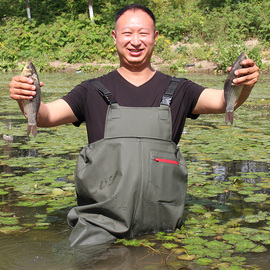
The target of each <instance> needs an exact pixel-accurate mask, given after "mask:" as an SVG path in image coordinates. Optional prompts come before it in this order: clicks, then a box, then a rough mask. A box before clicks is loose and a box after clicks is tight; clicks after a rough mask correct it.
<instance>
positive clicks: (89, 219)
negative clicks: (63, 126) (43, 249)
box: [68, 78, 187, 246]
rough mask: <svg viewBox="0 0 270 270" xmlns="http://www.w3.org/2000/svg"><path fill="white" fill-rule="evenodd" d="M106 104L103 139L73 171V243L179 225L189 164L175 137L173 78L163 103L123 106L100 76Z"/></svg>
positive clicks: (86, 151)
mask: <svg viewBox="0 0 270 270" xmlns="http://www.w3.org/2000/svg"><path fill="white" fill-rule="evenodd" d="M90 82H91V83H92V84H93V85H94V86H95V87H96V88H97V90H98V91H99V93H100V94H101V95H102V96H103V97H104V99H105V100H106V101H107V103H108V110H107V116H106V124H105V133H104V139H102V140H99V141H96V142H94V143H91V144H89V145H87V146H85V147H84V148H83V149H82V151H81V153H80V155H79V157H78V161H77V167H76V170H75V179H76V192H77V201H78V206H77V207H74V208H73V209H71V211H70V212H69V214H68V222H69V224H70V225H71V227H73V230H72V232H71V235H70V238H69V240H70V243H71V246H77V245H96V244H103V243H106V242H110V241H114V240H115V239H116V238H118V237H120V238H123V237H125V238H132V237H134V236H136V235H139V234H147V233H154V232H159V231H172V230H175V229H176V228H177V227H180V222H181V218H182V215H183V210H184V203H185V194H186V188H187V168H186V165H185V161H184V159H183V157H182V155H181V153H180V152H179V150H178V148H177V146H176V145H175V143H174V142H173V141H172V123H171V111H170V103H171V99H172V96H173V92H174V91H175V89H176V87H177V85H178V83H179V79H176V78H173V79H172V81H171V83H170V86H169V87H168V89H167V90H166V92H165V94H164V96H163V99H162V101H161V105H160V107H122V106H119V105H118V103H117V102H116V101H115V100H114V98H113V96H112V94H111V93H110V92H109V91H108V90H107V89H106V88H105V87H104V86H103V85H102V84H101V83H100V82H99V81H98V80H90Z"/></svg>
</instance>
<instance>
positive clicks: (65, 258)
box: [0, 73, 270, 270]
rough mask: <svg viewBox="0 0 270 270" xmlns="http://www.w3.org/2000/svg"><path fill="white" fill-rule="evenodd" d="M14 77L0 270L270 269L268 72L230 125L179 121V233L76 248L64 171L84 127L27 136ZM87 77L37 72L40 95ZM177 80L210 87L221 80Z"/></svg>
mask: <svg viewBox="0 0 270 270" xmlns="http://www.w3.org/2000/svg"><path fill="white" fill-rule="evenodd" d="M13 75H14V74H0V78H1V80H0V104H1V106H0V119H1V121H0V269H4V270H5V269H72V270H73V269H74V270H75V269H192V270H193V269H269V264H268V262H269V260H270V252H269V244H270V214H269V204H270V199H269V194H270V174H269V170H270V156H269V154H270V130H269V120H270V96H269V90H268V89H269V84H270V76H269V75H261V77H260V81H259V82H258V83H257V85H256V87H255V89H254V90H253V92H252V94H251V96H250V98H249V99H248V101H247V102H246V103H245V104H244V105H243V106H242V107H241V108H240V109H238V110H237V111H236V112H235V122H234V125H233V126H229V125H228V126H226V125H225V124H224V115H202V116H200V117H199V118H198V119H197V120H195V121H194V120H188V121H187V123H186V126H185V130H184V133H183V136H182V138H181V141H180V143H179V146H180V149H181V151H182V153H183V155H184V157H185V159H186V162H187V165H188V169H189V184H188V194H187V199H186V207H185V216H184V221H185V224H184V226H183V228H182V229H181V230H180V231H176V232H175V233H168V234H162V233H161V234H157V235H153V236H148V237H139V238H138V239H135V240H133V241H120V242H119V243H116V244H113V245H111V246H101V247H95V248H91V247H89V248H84V249H83V250H74V249H70V248H69V247H68V242H67V239H68V236H69V234H70V228H69V226H68V225H67V223H66V215H67V213H68V211H69V210H70V209H71V208H72V207H73V206H75V205H76V196H75V190H74V176H73V172H74V169H75V164H76V158H77V155H78V153H79V151H80V149H81V148H82V147H83V146H84V145H85V144H86V143H87V136H86V130H85V126H82V127H80V128H74V127H73V126H72V125H65V126H61V127H55V128H52V129H41V128H40V129H38V135H37V137H36V139H34V138H33V137H30V138H27V137H26V125H27V124H26V121H25V119H24V117H23V116H22V115H21V113H20V112H19V109H18V107H17V104H16V102H14V101H13V100H11V99H10V98H9V92H8V84H9V81H10V80H11V78H12V76H13ZM89 76H90V75H89V74H83V73H82V74H77V73H75V74H70V73H58V74H42V73H41V74H40V79H41V81H43V82H44V84H45V85H44V87H43V88H42V99H43V101H44V102H49V101H52V100H54V99H56V98H59V97H61V96H63V95H64V94H65V93H67V92H68V91H70V90H71V89H72V88H73V87H74V86H75V85H76V84H78V83H80V82H81V81H83V80H85V79H89ZM91 76H92V77H93V75H91ZM180 77H183V75H180ZM185 77H187V78H190V79H192V80H193V81H195V82H197V83H199V84H202V85H204V86H207V87H211V88H222V86H223V83H224V80H225V76H212V75H185Z"/></svg>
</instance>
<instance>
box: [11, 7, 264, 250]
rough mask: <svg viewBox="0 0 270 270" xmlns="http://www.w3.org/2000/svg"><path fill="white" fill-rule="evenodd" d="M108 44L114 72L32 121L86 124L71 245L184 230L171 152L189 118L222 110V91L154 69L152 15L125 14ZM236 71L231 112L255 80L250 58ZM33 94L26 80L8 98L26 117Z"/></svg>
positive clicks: (132, 10) (181, 193)
mask: <svg viewBox="0 0 270 270" xmlns="http://www.w3.org/2000/svg"><path fill="white" fill-rule="evenodd" d="M112 36H113V39H114V43H115V45H116V47H117V52H118V55H119V59H120V67H119V68H118V69H117V70H114V71H113V72H111V73H109V74H106V75H104V76H102V77H100V78H98V79H97V80H91V81H85V82H83V83H81V84H80V85H78V86H76V87H75V88H74V89H73V90H72V91H71V92H70V93H69V94H68V95H66V96H65V97H63V98H62V99H59V100H56V101H54V102H51V103H47V104H44V103H41V106H40V109H39V114H38V126H40V127H53V126H57V125H61V124H66V123H73V124H74V125H75V126H79V125H80V124H81V123H82V122H83V121H85V122H86V126H87V132H88V140H89V143H90V145H88V146H86V147H85V148H84V149H83V150H82V152H81V154H80V156H79V158H78V163H77V167H76V172H75V174H76V192H77V199H78V206H77V207H74V208H73V209H72V210H71V211H70V213H69V214H68V221H69V224H70V225H71V226H72V227H73V231H72V233H71V236H70V242H71V245H72V246H76V245H89V244H90V245H94V244H100V243H104V242H108V241H113V240H115V238H116V237H133V236H135V235H137V234H144V233H151V232H155V231H160V230H174V229H175V228H177V227H180V224H181V218H182V213H183V208H184V200H185V193H186V185H187V170H186V167H185V163H184V160H183V158H182V156H181V154H180V152H179V151H178V149H177V147H176V144H177V143H178V141H179V139H180V137H181V133H182V131H183V127H184V124H185V120H186V117H190V118H194V119H195V118H197V117H198V115H199V114H206V113H224V112H225V99H224V91H223V90H215V89H208V88H207V89H205V88H203V87H202V86H199V85H197V84H195V83H193V82H191V81H189V80H186V79H182V80H175V79H173V80H172V78H171V77H170V76H168V75H166V74H162V73H161V72H158V71H155V70H154V69H153V68H152V66H151V62H150V60H151V56H152V53H153V50H154V46H155V42H156V38H157V36H158V32H157V30H156V29H155V17H154V15H153V13H152V12H151V11H150V10H149V9H147V8H145V7H143V6H140V5H130V6H127V7H125V8H123V9H121V10H120V11H119V12H118V13H117V14H116V18H115V28H114V30H113V31H112ZM242 64H243V65H245V66H247V67H246V68H242V69H239V70H237V71H236V75H238V76H239V77H238V78H236V79H235V80H234V83H235V84H239V85H240V84H241V85H243V90H242V93H241V95H240V97H239V98H238V100H237V102H236V106H235V108H237V107H239V106H240V105H241V104H242V103H243V102H244V101H245V100H246V99H247V98H248V96H249V94H250V92H251V90H252V88H253V86H254V84H255V83H256V82H257V80H258V77H259V69H258V67H257V66H256V64H255V63H254V61H253V60H251V59H247V60H245V61H243V63H242ZM41 85H42V83H41ZM34 95H35V87H34V86H33V82H32V81H31V80H29V79H28V78H26V77H22V76H16V77H14V78H13V79H12V82H11V83H10V96H11V97H12V98H13V99H15V100H17V101H18V103H19V106H20V108H21V110H22V111H23V108H22V103H21V100H23V99H31V98H32V97H33V96H34Z"/></svg>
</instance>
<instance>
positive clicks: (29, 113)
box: [22, 61, 41, 137]
mask: <svg viewBox="0 0 270 270" xmlns="http://www.w3.org/2000/svg"><path fill="white" fill-rule="evenodd" d="M22 76H25V77H28V78H31V79H32V80H33V81H34V85H35V87H36V95H35V96H33V98H32V99H30V100H28V99H25V100H23V101H22V105H23V109H24V114H25V116H26V118H27V119H28V124H27V136H29V135H30V133H31V132H32V134H33V136H34V137H36V136H37V115H38V111H39V107H40V101H41V89H40V84H39V78H38V74H37V72H36V69H35V66H34V65H33V63H32V62H31V61H28V62H27V63H26V65H25V67H24V68H23V71H22Z"/></svg>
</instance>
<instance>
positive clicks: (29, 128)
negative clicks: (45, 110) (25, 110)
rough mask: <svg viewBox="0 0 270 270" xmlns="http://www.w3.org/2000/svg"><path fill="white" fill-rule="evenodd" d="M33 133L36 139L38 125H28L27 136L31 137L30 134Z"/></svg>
mask: <svg viewBox="0 0 270 270" xmlns="http://www.w3.org/2000/svg"><path fill="white" fill-rule="evenodd" d="M31 131H32V134H33V136H34V137H36V136H37V125H29V124H28V125H27V136H28V137H29V135H30V133H31Z"/></svg>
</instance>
